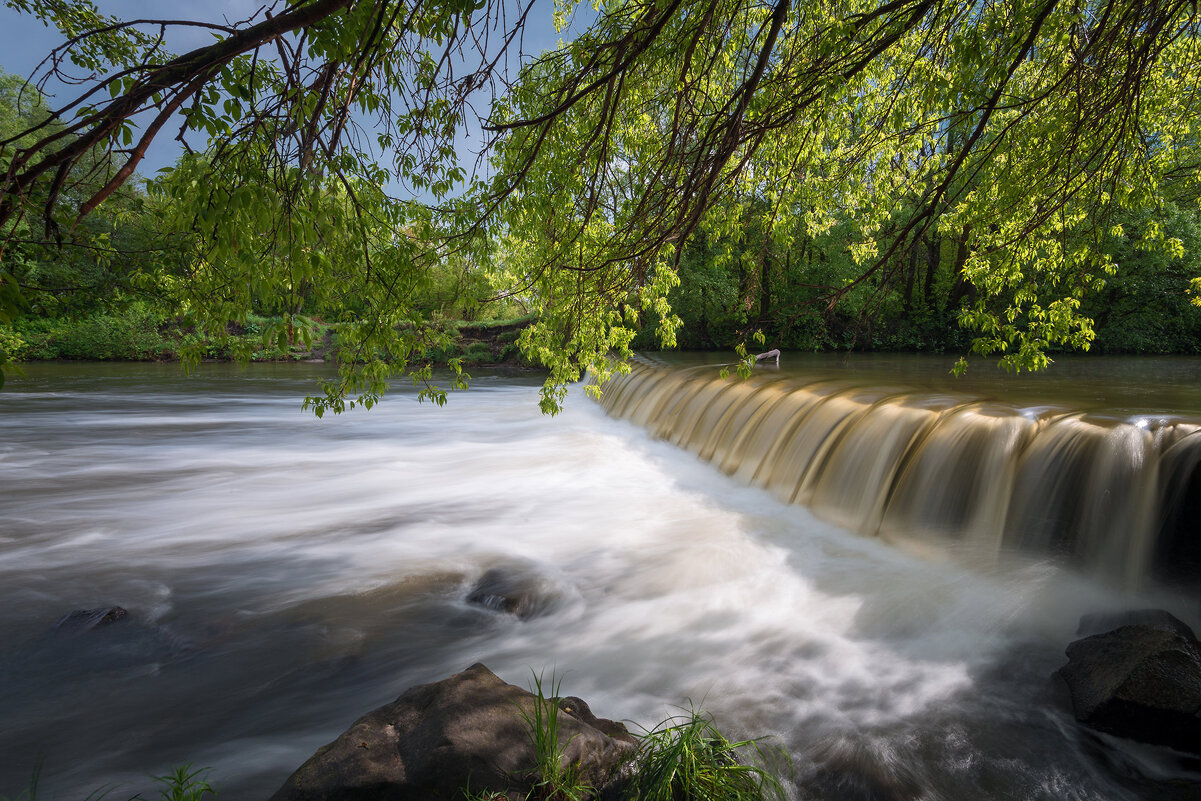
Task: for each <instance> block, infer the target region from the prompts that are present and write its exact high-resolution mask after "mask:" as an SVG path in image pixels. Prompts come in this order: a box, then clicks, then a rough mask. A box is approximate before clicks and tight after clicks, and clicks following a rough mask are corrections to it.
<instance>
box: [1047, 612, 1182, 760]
mask: <svg viewBox="0 0 1201 801" xmlns="http://www.w3.org/2000/svg"><path fill="white" fill-rule="evenodd" d="M1163 614H1164V615H1167V613H1163ZM1168 618H1170V620H1169V619H1168ZM1172 621H1175V623H1173V622H1172ZM1176 624H1179V625H1176ZM1082 628H1084V629H1087V628H1088V627H1086V626H1084V622H1083V621H1082ZM1067 656H1068V664H1066V665H1065V666H1063V667H1062V668H1060V669H1059V672H1058V675H1059V676H1060V678H1062V679H1063V680H1064V682H1065V683H1066V684H1067V687H1068V690H1069V692H1070V693H1071V700H1072V708H1073V710H1074V712H1075V715H1076V720H1078V721H1080V722H1081V723H1083V724H1084V725H1086V726H1089V727H1090V728H1093V729H1097V730H1098V731H1103V732H1108V733H1110V734H1115V735H1117V736H1119V737H1127V738H1130V739H1132V740H1140V741H1142V742H1147V743H1154V744H1156V745H1166V746H1169V747H1171V748H1175V749H1177V750H1179V751H1184V752H1186V753H1191V754H1198V755H1201V643H1198V641H1197V639H1196V637H1194V636H1193V634H1192V631H1191V630H1190V629H1189V628H1188V627H1187V626H1185V625H1184V624H1183V623H1181V622H1180V621H1176V619H1175V618H1171V616H1170V615H1167V617H1159V618H1158V619H1156V620H1152V621H1149V622H1140V623H1132V624H1129V625H1122V626H1120V627H1118V628H1116V629H1113V630H1112V631H1107V632H1105V633H1102V634H1094V635H1092V636H1089V637H1084V638H1083V639H1080V640H1076V641H1075V642H1073V643H1071V644H1070V645H1069V646H1068V648H1067Z"/></svg>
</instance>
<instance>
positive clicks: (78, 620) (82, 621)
mask: <svg viewBox="0 0 1201 801" xmlns="http://www.w3.org/2000/svg"><path fill="white" fill-rule="evenodd" d="M127 617H129V612H127V611H125V610H124V609H123V608H121V607H120V606H106V607H104V608H102V609H76V610H75V611H73V612H68V613H67V614H65V615H63V616H62V617H61V618H59V620H58V622H57V623H55V624H54V631H55V632H57V633H59V634H82V633H84V632H85V631H92V630H93V629H98V628H100V627H102V626H109V625H112V624H113V623H116V622H117V621H118V620H124V619H125V618H127Z"/></svg>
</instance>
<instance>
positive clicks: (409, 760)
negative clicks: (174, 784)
mask: <svg viewBox="0 0 1201 801" xmlns="http://www.w3.org/2000/svg"><path fill="white" fill-rule="evenodd" d="M559 700H560V709H563V710H564V711H565V712H568V714H566V715H559V716H558V740H559V743H560V744H562V747H563V751H564V765H569V764H573V763H575V764H578V765H579V778H580V780H581V781H583V782H584V783H586V784H588V785H590V786H592V787H594V788H597V790H598V792H600V791H603V789H604V788H605V787H609V786H612V785H614V784H615V783H616V782H619V781H620V780H621V771H622V769H623V766H625V765H626V763H627V762H628V761H629V760H630V758H631V757H632V756H633V755H634V751H635V750H636V746H635V745H633V744H632V742H631V740H632V738H630V739H628V740H627V739H617V738H615V737H610V736H609V735H607V734H605V733H604V732H603V731H602V730H600V729H599V728H598V727H596V726H593V725H589V724H588V723H587V722H585V721H584V720H583V719H581V717H580V716H579V715H580V712H581V711H585V710H586V711H587V716H588V717H591V716H592V713H591V711H590V710H587V704H583V703H582V702H579V699H575V698H571V699H559ZM538 703H540V702H539V700H538V698H537V696H535V695H533V694H531V693H529V692H527V691H525V690H523V689H521V688H520V687H516V686H514V685H512V684H507V683H505V682H504V681H502V680H501V679H499V678H498V677H497V676H496V675H495V674H494V673H492V671H490V670H488V668H486V667H484V666H483V665H482V664H475V665H472V666H471V667H470V668H468V669H467V670H465V671H463V672H462V673H458V674H455V675H454V676H451V677H450V678H447V679H443V680H442V681H439V682H435V683H433V684H424V685H421V686H418V687H412V688H410V689H408V690H406V691H405V692H404V693H403V694H402V695H401V696H400V697H399V698H397V699H396V700H395V701H394V702H392V703H390V704H387V705H386V706H382V707H380V708H379V709H376V710H374V711H373V712H369V713H367V714H366V715H364V716H363V717H361V718H359V719H358V720H357V721H355V722H354V724H353V725H351V727H350V728H349V729H347V730H346V731H345V732H344V733H343V734H342V735H341V736H340V737H338V739H336V740H334V741H333V742H332V743H330V744H329V745H326V746H325V747H323V748H321V749H320V750H318V751H317V753H315V754H314V755H313V756H312V757H311V758H310V759H309V760H308V761H307V762H305V763H304V764H303V765H301V766H300V768H299V769H297V771H296V772H295V773H293V774H292V776H291V777H290V778H289V779H288V780H287V782H285V783H284V785H283V787H281V788H280V789H279V791H278V792H276V793H275V795H273V796H272V797H271V801H318V799H320V800H321V801H352V799H353V800H356V801H357V800H360V799H377V798H379V799H382V798H388V799H391V800H394V801H408V800H411V801H451V799H454V800H455V801H461V799H462V797H463V790H464V789H465V788H470V790H471V791H472V792H473V793H480V792H485V791H488V792H496V793H508V794H509V796H510V797H512V798H525V797H526V794H527V793H528V792H529V791H530V790H531V789H532V787H533V785H534V784H535V783H536V782H537V781H538V780H539V778H540V777H539V776H538V775H537V773H536V768H537V764H538V763H537V759H536V756H535V753H534V749H533V746H532V744H531V740H530V728H529V725H528V724H527V723H526V720H525V718H523V715H525V716H532V715H533V714H534V710H535V709H536V707H535V705H536V704H538ZM541 703H543V704H549V703H550V701H542V702H541ZM599 722H601V723H603V724H605V725H606V726H617V727H620V728H621V730H622V731H624V728H625V727H624V726H621V724H616V723H613V722H612V721H599ZM626 737H627V738H628V737H629V735H628V733H627V734H626Z"/></svg>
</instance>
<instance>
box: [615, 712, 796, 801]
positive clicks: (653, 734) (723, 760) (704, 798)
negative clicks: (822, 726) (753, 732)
mask: <svg viewBox="0 0 1201 801" xmlns="http://www.w3.org/2000/svg"><path fill="white" fill-rule="evenodd" d="M760 743H761V741H760V740H742V741H738V742H731V741H730V740H727V739H726V738H725V736H724V735H723V734H722V733H721V732H719V731H718V730H717V727H716V726H714V724H713V720H712V718H710V717H709V716H708V715H707V714H705V713H703V712H701V711H699V710H697V709H689V710H687V713H686V714H684V715H679V716H676V717H673V718H669V719H668V720H666V721H664V722H663V723H662V724H660V725H659V726H658V727H657V728H655V729H652V730H651V731H648V732H647V733H646V734H645V735H643V736H642V751H641V753H640V754H639V757H638V764H637V767H636V768H635V771H634V779H633V782H632V784H631V786H630V791H629V793H628V795H627V798H628V799H630V801H765V799H768V798H783V797H784V790H783V787H782V786H781V785H780V782H779V780H778V779H776V778H775V776H773V775H772V774H770V773H768V772H767V771H766V770H764V769H763V768H761V767H759V765H758V764H754V763H750V764H748V763H747V762H744V761H743V760H742V759H740V758H739V755H740V753H743V752H750V756H751V757H753V758H754V761H755V762H756V763H760V764H763V763H766V762H767V759H766V756H767V754H765V753H764V751H763V750H762V748H761V746H760Z"/></svg>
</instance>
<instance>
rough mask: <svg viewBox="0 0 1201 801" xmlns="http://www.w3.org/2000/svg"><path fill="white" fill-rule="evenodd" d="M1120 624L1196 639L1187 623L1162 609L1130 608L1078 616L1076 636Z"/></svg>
mask: <svg viewBox="0 0 1201 801" xmlns="http://www.w3.org/2000/svg"><path fill="white" fill-rule="evenodd" d="M1122 626H1150V627H1151V628H1153V629H1161V630H1163V631H1174V632H1177V633H1178V634H1181V635H1183V636H1184V637H1185V638H1186V639H1190V640H1195V639H1197V636H1196V635H1195V634H1194V633H1193V630H1192V629H1190V628H1189V627H1188V624H1187V623H1185V622H1184V621H1183V620H1180V619H1179V618H1177V617H1176V616H1175V615H1173V614H1172V613H1171V612H1166V611H1164V610H1163V609H1131V610H1129V611H1126V612H1097V613H1095V614H1091V615H1085V616H1084V617H1082V618H1080V625H1079V626H1078V627H1077V628H1076V636H1078V637H1087V636H1089V635H1092V634H1103V633H1105V632H1107V631H1113V630H1114V629H1118V628H1121V627H1122Z"/></svg>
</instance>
